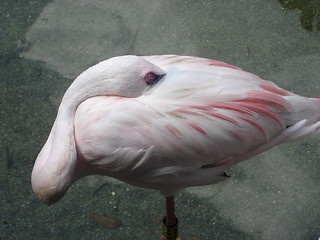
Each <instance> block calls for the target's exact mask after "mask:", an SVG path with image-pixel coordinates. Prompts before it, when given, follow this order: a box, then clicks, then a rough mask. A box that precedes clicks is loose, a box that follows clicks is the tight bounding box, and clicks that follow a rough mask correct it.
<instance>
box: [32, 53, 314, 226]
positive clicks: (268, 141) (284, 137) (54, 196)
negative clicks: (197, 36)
mask: <svg viewBox="0 0 320 240" xmlns="http://www.w3.org/2000/svg"><path fill="white" fill-rule="evenodd" d="M319 129H320V102H319V101H318V100H317V99H310V98H306V97H302V96H299V95H296V94H293V93H291V92H289V91H286V90H284V89H281V88H279V87H278V86H276V85H275V84H274V83H272V82H270V81H265V80H262V79H261V78H259V77H258V76H256V75H254V74H251V73H248V72H245V71H243V70H241V69H240V68H237V67H235V66H232V65H229V64H226V63H223V62H219V61H214V60H209V59H204V58H198V57H188V56H176V55H163V56H143V57H139V56H121V57H114V58H110V59H108V60H106V61H103V62H100V63H98V64H97V65H95V66H93V67H91V68H89V69H87V70H86V71H84V72H83V73H82V74H80V75H79V76H78V77H77V78H76V79H75V81H74V82H73V83H72V84H71V86H70V87H69V88H68V90H67V91H66V93H65V95H64V97H63V99H62V102H61V104H60V107H59V110H58V114H57V117H56V120H55V122H54V124H53V127H52V130H51V133H50V135H49V137H48V140H47V142H46V143H45V145H44V146H43V148H42V150H41V152H40V153H39V155H38V157H37V159H36V162H35V165H34V168H33V171H32V188H33V190H34V192H35V194H36V195H37V196H38V198H39V199H41V200H42V201H43V202H45V203H46V204H52V203H54V202H56V201H58V200H60V199H61V198H62V197H63V196H64V195H65V193H66V192H67V190H68V188H69V187H70V186H71V185H72V183H74V182H75V181H76V180H77V179H79V178H81V177H84V176H86V175H92V174H98V175H107V176H111V177H114V178H117V179H119V180H121V181H123V182H126V183H129V184H132V185H135V186H139V187H144V188H150V189H156V190H159V191H160V192H161V193H162V194H164V196H166V197H167V208H168V209H169V210H168V213H167V214H168V216H167V217H168V219H167V224H168V225H173V224H174V223H175V219H174V218H175V217H174V205H173V197H172V196H174V195H175V194H176V193H177V192H178V191H179V190H180V189H183V188H186V187H190V186H199V185H206V184H213V183H216V182H219V181H222V180H225V179H227V178H228V176H227V175H226V173H225V171H226V170H227V169H228V168H229V167H230V166H231V165H233V164H236V163H238V162H241V161H243V160H246V159H249V158H251V157H253V156H255V155H257V154H259V153H262V152H264V151H266V150H268V149H270V148H272V147H273V146H275V145H278V144H281V143H284V142H288V141H292V140H297V139H300V138H302V137H305V136H307V135H310V134H314V133H317V132H319ZM169 215H170V216H169ZM168 221H169V223H168Z"/></svg>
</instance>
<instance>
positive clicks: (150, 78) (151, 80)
mask: <svg viewBox="0 0 320 240" xmlns="http://www.w3.org/2000/svg"><path fill="white" fill-rule="evenodd" d="M164 75H165V74H162V75H158V74H155V73H153V72H148V73H147V74H146V76H145V77H144V80H145V81H146V84H147V85H149V86H152V85H154V84H156V83H157V82H159V81H160V79H161V78H163V77H164Z"/></svg>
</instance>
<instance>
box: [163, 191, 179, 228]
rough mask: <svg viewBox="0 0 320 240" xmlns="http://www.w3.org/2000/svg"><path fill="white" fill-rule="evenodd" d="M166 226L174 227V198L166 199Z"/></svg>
mask: <svg viewBox="0 0 320 240" xmlns="http://www.w3.org/2000/svg"><path fill="white" fill-rule="evenodd" d="M166 214H167V215H166V226H167V227H172V226H174V225H176V222H177V221H176V216H175V206H174V196H169V197H166Z"/></svg>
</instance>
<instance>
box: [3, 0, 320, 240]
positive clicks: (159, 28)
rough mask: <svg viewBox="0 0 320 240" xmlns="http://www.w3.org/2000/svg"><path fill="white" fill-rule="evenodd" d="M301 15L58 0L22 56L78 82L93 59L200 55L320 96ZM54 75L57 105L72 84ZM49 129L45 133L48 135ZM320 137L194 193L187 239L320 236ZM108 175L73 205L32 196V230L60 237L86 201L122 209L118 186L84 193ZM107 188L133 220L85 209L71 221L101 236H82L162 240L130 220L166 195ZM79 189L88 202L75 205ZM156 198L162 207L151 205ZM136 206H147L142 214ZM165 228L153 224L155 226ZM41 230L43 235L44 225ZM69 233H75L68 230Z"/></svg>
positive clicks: (250, 4) (182, 208)
mask: <svg viewBox="0 0 320 240" xmlns="http://www.w3.org/2000/svg"><path fill="white" fill-rule="evenodd" d="M299 13H300V12H299V10H294V11H285V10H283V9H282V7H281V5H280V4H279V2H278V1H264V0H229V1H223V0H215V1H213V0H211V1H210V0H202V1H192V0H186V1H169V0H163V1H156V0H152V1H149V0H134V1H103V0H90V1H89V0H55V1H52V2H51V3H49V4H47V5H46V6H45V7H44V8H43V10H42V12H41V14H40V16H39V17H38V18H37V20H36V21H35V22H34V24H33V25H32V26H31V28H30V29H29V30H28V31H27V33H26V40H27V41H26V42H25V43H24V46H23V48H24V51H23V52H22V53H21V56H23V57H24V58H26V59H30V60H36V61H42V62H44V63H45V67H47V68H49V69H51V70H53V71H54V72H57V73H59V74H61V76H63V77H65V78H66V79H70V80H71V79H74V78H75V77H76V76H77V75H78V74H80V73H81V72H82V71H83V70H85V69H86V68H87V67H89V66H91V65H92V64H95V63H97V62H99V61H101V60H104V59H107V58H109V57H112V56H116V55H124V54H137V55H149V54H166V53H172V54H179V55H195V56H202V57H208V58H212V59H217V60H221V61H225V62H228V63H231V64H233V65H237V66H239V67H241V68H243V69H245V70H247V71H250V72H253V73H256V74H258V75H260V76H261V77H262V78H264V79H270V80H272V81H274V82H275V83H277V84H278V85H280V86H281V87H283V88H286V89H288V90H290V91H293V92H295V93H298V94H301V95H305V96H310V97H317V96H318V97H319V96H320V88H319V87H318V86H319V82H320V36H319V33H316V32H311V33H310V32H307V31H305V30H304V29H303V28H301V26H300V25H299ZM47 81H48V82H47V84H48V86H52V87H55V88H56V89H57V90H55V91H52V92H51V93H50V96H48V97H47V98H48V102H49V103H50V105H51V107H52V108H53V109H55V108H56V107H57V105H58V104H59V99H60V97H61V95H62V94H63V92H64V90H65V87H66V86H67V85H68V84H69V82H70V81H68V80H65V82H64V83H61V82H57V81H55V82H53V81H52V79H51V82H50V79H48V80H47ZM61 86H63V87H61ZM53 112H54V110H53ZM48 121H49V122H52V121H53V118H52V117H51V119H48ZM49 125H50V124H49ZM46 130H47V131H48V129H46ZM41 134H43V138H45V135H46V134H47V132H45V131H43V132H41ZM319 139H320V138H319V136H313V137H309V138H308V139H305V140H302V141H300V142H295V143H289V144H286V145H282V146H279V147H277V148H274V149H273V150H271V151H269V152H267V153H264V154H262V155H260V156H257V157H255V158H254V159H251V160H250V161H247V162H243V163H241V164H239V165H237V166H234V167H233V168H232V169H231V170H230V173H229V174H230V175H231V176H232V177H231V179H230V180H228V181H226V182H223V183H219V184H217V185H213V186H206V187H197V188H191V189H187V190H185V191H184V192H183V194H182V195H181V196H179V197H178V200H177V205H178V216H179V217H180V219H181V226H180V227H181V231H182V233H184V234H185V235H183V234H182V239H233V240H237V239H255V240H272V239H284V240H286V239H288V240H289V239H290V240H291V239H297V240H304V239H310V240H312V239H314V240H316V239H318V238H319V237H320V224H319V220H320V204H319V199H320V177H319V176H320V162H319V156H320V150H319V146H320V145H319ZM37 146H38V147H40V146H41V143H38V145H37ZM34 157H35V156H34ZM106 181H107V180H105V178H100V177H99V178H89V179H88V180H83V181H80V183H79V184H77V185H76V186H75V187H73V188H72V189H71V191H70V193H68V195H67V196H66V199H64V200H62V201H64V203H59V204H60V205H59V204H58V205H57V206H55V207H53V208H50V209H49V208H46V207H42V206H40V205H38V204H39V203H37V202H34V200H30V199H33V195H32V193H30V195H28V199H29V201H31V202H32V204H33V207H34V208H35V209H36V211H37V214H36V216H37V218H38V219H37V221H34V219H33V217H32V216H29V218H30V219H31V220H30V221H31V222H33V225H32V227H33V228H34V229H39V228H41V227H40V225H41V224H44V225H45V229H47V230H48V229H50V226H51V227H52V229H51V231H52V233H51V235H50V236H51V237H50V238H48V239H54V237H59V236H60V235H59V234H60V232H59V231H60V230H58V229H59V227H56V228H55V227H54V226H59V225H54V223H53V222H55V221H61V222H63V221H66V219H69V220H70V219H74V218H72V217H70V216H73V215H74V211H75V209H77V208H78V211H80V212H81V211H83V212H84V211H85V209H86V207H88V208H89V207H92V205H94V204H97V205H98V204H100V205H99V209H101V210H99V211H103V210H102V209H103V205H102V204H101V203H99V201H100V202H109V203H108V204H107V205H108V206H109V207H110V206H111V207H114V206H116V205H117V203H115V202H116V200H115V198H114V196H113V195H112V194H111V195H110V192H111V190H106V189H104V187H102V188H100V190H99V192H98V193H97V194H93V196H92V198H93V200H92V199H90V197H91V195H90V193H88V192H83V191H86V190H83V188H87V189H90V190H91V191H95V190H94V189H96V188H97V187H99V186H101V184H102V183H105V182H106ZM106 184H107V186H108V187H110V189H113V190H112V191H115V193H116V196H118V195H121V208H119V211H123V212H121V213H119V212H116V213H115V212H112V211H111V213H113V215H115V214H116V215H118V218H121V220H122V224H124V226H123V227H120V228H118V229H114V230H109V229H107V230H105V229H103V228H102V229H101V228H99V227H96V226H92V225H90V223H87V222H86V221H87V220H85V218H84V217H83V215H88V214H87V213H83V214H80V215H79V216H78V218H79V219H80V220H78V221H77V220H73V221H74V222H71V223H68V224H70V225H71V227H70V228H71V229H73V231H78V230H77V229H78V228H83V227H84V226H87V227H88V226H89V228H88V231H90V229H92V230H91V231H92V232H94V234H96V235H90V233H88V235H85V232H81V234H82V235H81V236H82V237H83V238H81V236H80V239H89V237H87V236H91V237H94V236H101V235H99V234H105V236H109V235H110V234H111V236H124V237H123V238H121V237H120V238H119V239H151V238H153V239H154V236H157V235H152V234H154V233H149V232H148V231H137V230H136V228H137V227H136V228H132V229H131V228H130V227H128V226H127V227H126V225H125V224H126V222H127V223H128V222H132V221H133V220H132V219H134V223H137V222H141V223H143V222H144V221H145V218H146V214H147V213H145V212H146V211H147V212H148V214H149V213H150V215H152V214H155V215H156V216H154V218H156V217H159V216H158V215H157V214H159V215H161V214H160V213H161V211H162V210H161V209H162V207H163V206H161V204H162V201H161V200H162V198H161V196H160V195H157V194H156V193H154V192H153V191H148V190H145V191H144V190H138V189H136V188H131V187H129V186H127V185H124V184H120V185H118V184H114V183H113V182H109V181H107V183H106ZM109 185H110V186H109ZM102 186H104V185H102ZM101 189H103V192H104V194H102V193H101ZM130 192H131V193H130ZM80 195H81V197H82V198H83V199H84V200H81V201H77V202H73V203H72V201H73V200H77V199H78V200H79V198H77V196H80ZM114 201H115V202H114ZM119 201H120V200H119ZM155 202H156V203H158V205H160V207H159V206H158V208H157V209H158V210H150V209H152V204H155ZM125 204H126V206H124V205H125ZM74 205H77V207H75V206H74ZM61 208H63V209H64V210H61ZM132 208H133V209H137V208H138V209H139V208H140V210H139V211H138V212H134V210H132ZM48 209H49V210H48ZM159 209H160V210H159ZM48 211H49V212H50V213H47V212H48ZM99 211H98V213H99ZM159 211H160V213H159ZM10 212H11V213H12V212H13V211H10ZM39 212H41V213H39ZM133 214H135V215H133ZM148 217H150V216H149V215H148ZM32 219H33V220H32ZM48 219H49V220H48ZM130 219H131V220H130ZM6 221H7V220H6ZM134 223H133V224H134ZM86 224H87V225H86ZM197 224H199V225H198V226H197ZM68 226H69V225H68ZM190 226H196V229H195V230H193V232H192V234H193V235H192V236H191V235H188V234H189V233H190V232H188V230H183V228H186V229H187V228H191V227H190ZM60 227H61V226H60ZM158 227H159V226H157V225H156V226H151V227H150V228H151V230H152V231H151V232H154V231H157V228H158ZM62 228H63V227H62ZM140 228H143V227H142V226H140ZM159 229H160V228H159ZM33 231H35V234H39V233H38V230H33ZM39 231H40V230H39ZM65 231H68V230H67V229H65ZM104 231H106V232H107V233H104ZM110 231H111V232H110ZM112 231H113V232H112ZM121 231H122V233H121ZM149 231H150V230H149ZM57 232H58V234H57ZM130 233H132V234H130ZM61 234H62V235H63V234H67V236H69V237H70V238H71V235H70V234H69V235H68V233H66V232H64V233H61ZM108 234H109V235H108ZM121 234H123V235H121ZM148 234H151V235H148ZM150 236H152V237H150ZM72 237H74V238H76V237H77V235H76V234H75V235H72ZM21 239H22V238H21ZM97 239H101V238H97ZM107 239H109V238H107ZM110 239H111V238H110ZM113 239H115V238H113ZM117 239H118V238H117Z"/></svg>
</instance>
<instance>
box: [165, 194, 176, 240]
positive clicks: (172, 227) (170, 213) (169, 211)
mask: <svg viewBox="0 0 320 240" xmlns="http://www.w3.org/2000/svg"><path fill="white" fill-rule="evenodd" d="M176 239H178V219H177V218H176V216H175V206H174V196H169V197H166V216H165V217H164V218H163V223H162V236H161V240H176Z"/></svg>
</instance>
